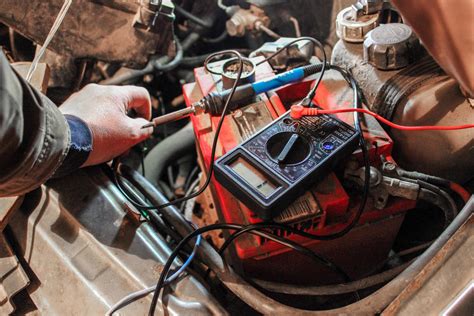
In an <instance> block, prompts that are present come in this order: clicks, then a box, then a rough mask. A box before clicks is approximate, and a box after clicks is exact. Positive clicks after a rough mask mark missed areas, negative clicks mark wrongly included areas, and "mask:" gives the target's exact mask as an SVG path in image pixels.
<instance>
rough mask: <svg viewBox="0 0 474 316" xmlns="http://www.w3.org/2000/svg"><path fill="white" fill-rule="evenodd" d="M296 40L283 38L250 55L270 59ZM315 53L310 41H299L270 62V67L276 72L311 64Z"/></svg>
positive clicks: (263, 46)
mask: <svg viewBox="0 0 474 316" xmlns="http://www.w3.org/2000/svg"><path fill="white" fill-rule="evenodd" d="M291 41H294V38H291V37H281V38H279V39H278V40H276V41H275V42H267V43H265V44H263V45H262V47H260V48H259V49H257V50H255V51H253V52H252V54H250V56H249V57H256V56H264V57H265V58H268V57H270V56H272V55H274V54H275V53H276V52H277V51H278V50H279V49H281V48H283V47H285V45H288V44H289V43H290V42H291ZM313 53H314V43H312V42H310V41H299V42H296V43H294V44H293V45H290V46H289V47H288V48H287V49H285V50H284V51H282V52H281V53H280V54H278V55H276V56H275V57H274V58H271V59H270V60H269V63H270V65H272V68H273V69H275V70H284V69H291V68H296V67H299V66H302V65H306V64H308V63H309V61H310V59H311V57H312V56H313Z"/></svg>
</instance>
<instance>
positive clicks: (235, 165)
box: [229, 157, 279, 198]
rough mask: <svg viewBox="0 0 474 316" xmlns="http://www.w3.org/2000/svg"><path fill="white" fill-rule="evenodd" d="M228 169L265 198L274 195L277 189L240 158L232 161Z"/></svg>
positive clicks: (276, 186)
mask: <svg viewBox="0 0 474 316" xmlns="http://www.w3.org/2000/svg"><path fill="white" fill-rule="evenodd" d="M229 167H230V168H231V169H232V170H233V171H234V172H235V173H236V174H238V175H239V176H240V177H241V178H242V179H243V180H244V181H245V182H247V183H248V184H249V185H250V186H252V187H253V188H254V189H255V190H256V191H258V192H259V193H260V194H262V195H263V196H264V197H266V198H267V197H269V196H271V195H272V194H273V193H275V191H276V190H277V189H278V188H279V186H278V185H276V184H275V183H273V182H272V181H271V180H269V179H268V177H265V175H264V174H262V173H261V172H260V171H259V170H257V169H256V168H255V167H254V166H252V165H251V164H250V163H249V162H248V161H247V160H245V159H243V158H242V157H239V158H237V159H236V160H234V161H233V162H232V163H231V164H230V166H229Z"/></svg>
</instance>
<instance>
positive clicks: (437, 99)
mask: <svg viewBox="0 0 474 316" xmlns="http://www.w3.org/2000/svg"><path fill="white" fill-rule="evenodd" d="M413 34H414V33H413V31H412V30H411V28H410V27H409V26H408V25H404V24H398V23H394V24H385V25H381V26H379V27H377V28H375V29H374V30H373V31H372V32H370V33H369V34H368V35H367V38H366V39H365V42H364V43H351V42H348V41H347V40H345V38H344V37H342V39H341V40H340V41H339V42H338V43H337V44H336V45H335V47H334V50H333V55H332V63H333V64H335V65H339V66H341V67H343V68H347V69H350V70H351V72H352V74H353V75H354V77H355V78H356V80H357V81H358V83H359V86H360V87H361V89H362V91H363V93H364V96H365V99H366V102H367V106H368V107H369V108H370V109H372V110H373V111H375V112H377V113H379V114H380V115H382V116H383V117H385V118H387V119H389V120H391V121H393V122H395V123H398V124H404V125H462V124H466V123H469V122H473V121H474V108H473V107H472V106H471V104H470V103H469V101H468V100H467V99H466V97H464V96H463V94H462V93H461V90H460V87H459V85H458V84H457V83H456V81H455V80H454V79H452V78H450V77H449V76H448V75H446V74H445V73H444V71H443V70H442V69H441V68H440V67H439V66H438V65H437V64H436V62H435V61H434V60H433V59H432V58H431V56H429V55H428V54H427V53H426V52H424V50H423V49H422V48H420V43H419V42H418V40H415V38H414V35H413ZM391 136H392V137H393V139H394V144H395V145H394V157H395V159H396V161H397V162H398V163H399V164H400V165H401V166H402V167H404V168H405V169H408V170H418V171H421V172H424V173H427V174H432V175H437V176H440V177H443V178H448V179H451V180H454V181H457V182H461V183H463V182H466V181H469V180H470V179H472V178H473V177H474V172H473V171H472V170H474V160H473V159H471V157H472V156H473V155H474V145H473V142H474V138H473V136H472V131H471V130H464V131H449V132H443V131H429V132H417V133H416V134H413V133H411V134H408V133H407V132H404V131H398V130H393V131H391ZM466 170H468V171H470V172H466Z"/></svg>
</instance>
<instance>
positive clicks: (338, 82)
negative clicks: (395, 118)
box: [183, 63, 416, 284]
mask: <svg viewBox="0 0 474 316" xmlns="http://www.w3.org/2000/svg"><path fill="white" fill-rule="evenodd" d="M214 66H216V67H219V63H216V65H214ZM273 75H274V72H273V70H272V68H271V67H270V65H269V64H268V63H263V64H261V65H259V66H258V67H257V69H256V80H261V79H263V78H267V77H269V76H273ZM316 76H317V75H316ZM195 78H196V82H195V83H191V84H187V85H185V86H184V87H183V92H184V98H185V101H186V104H187V105H188V106H190V105H191V104H192V103H194V102H196V101H198V100H200V99H201V98H202V97H204V96H205V95H207V94H209V93H210V92H212V91H215V90H216V89H217V90H219V89H222V83H221V80H220V78H219V76H217V75H213V74H210V73H207V72H206V70H205V69H204V68H197V69H195ZM313 83H314V77H313V78H311V77H310V78H308V79H307V80H305V81H302V82H300V83H296V84H292V85H289V86H285V87H282V88H280V89H278V90H276V91H273V92H270V93H267V94H263V95H259V96H258V97H257V99H255V100H252V101H249V103H248V105H246V106H244V107H242V108H240V109H239V110H236V111H234V112H232V113H230V114H228V115H227V116H226V118H225V121H224V124H223V126H222V129H221V133H220V135H219V141H218V146H217V152H216V159H217V158H218V157H220V156H222V155H223V154H225V153H226V152H228V151H229V150H231V149H232V148H234V147H235V146H236V145H237V144H239V143H240V142H242V141H243V140H245V139H247V138H248V137H250V136H251V135H252V134H253V133H255V132H257V131H258V130H259V129H261V128H263V127H264V126H266V125H267V124H269V123H271V122H272V121H273V120H274V119H276V118H277V117H279V116H280V115H282V114H283V113H285V112H286V111H287V110H288V109H289V107H290V106H291V105H292V104H293V103H294V102H296V101H298V100H300V99H302V98H303V97H304V96H305V95H306V94H307V92H308V91H309V89H310V87H311V84H313ZM351 98H352V90H351V89H350V88H349V87H348V86H347V84H346V82H345V81H344V79H343V78H342V77H340V75H338V74H337V73H336V72H334V71H328V72H327V73H326V74H325V77H324V80H323V81H322V83H321V85H320V87H319V88H318V91H317V94H316V97H315V100H314V101H315V102H316V103H317V104H318V106H320V107H322V108H325V109H334V108H340V107H350V106H352V100H351ZM339 118H340V119H342V120H344V121H346V122H347V123H349V124H353V116H352V115H351V114H343V115H339ZM191 120H192V124H193V126H194V131H195V134H196V144H197V149H198V153H199V155H200V159H201V161H202V163H203V166H204V169H205V170H204V171H205V172H207V169H208V167H209V165H210V163H211V161H210V159H211V147H212V141H213V139H214V136H215V129H216V126H217V124H218V121H219V117H211V116H209V115H207V114H205V115H198V116H193V117H192V118H191ZM363 129H364V136H365V138H366V141H367V143H368V144H370V148H369V156H370V158H371V163H372V165H377V164H379V163H380V162H379V161H380V158H379V157H380V156H381V155H383V156H385V157H388V158H390V159H391V156H390V155H391V151H392V147H393V142H392V140H391V139H390V137H389V136H388V135H387V134H386V132H385V131H384V130H383V129H382V127H381V126H380V125H379V124H378V122H377V121H376V120H374V119H372V118H367V120H365V124H364V126H363ZM351 159H352V160H353V163H356V164H359V165H362V159H361V152H360V150H358V151H356V152H355V153H354V154H353V155H352V157H351ZM208 191H209V192H208V194H207V196H208V197H209V198H210V199H211V200H212V202H211V203H210V205H212V206H213V207H211V208H205V211H206V212H216V213H217V214H209V215H210V216H211V217H217V218H218V219H219V220H220V221H221V222H227V223H240V224H255V223H259V222H261V220H260V219H259V218H258V217H256V216H255V214H254V213H253V212H252V210H250V209H248V208H247V207H246V206H245V205H244V204H242V203H240V202H239V201H238V200H237V199H236V198H235V197H234V196H233V195H232V193H231V192H228V191H227V190H226V189H225V188H224V187H223V186H221V185H220V184H219V183H218V182H217V181H216V180H215V179H214V178H213V179H212V182H211V185H210V188H209V190H208ZM359 201H360V194H353V196H349V194H348V192H347V191H346V190H345V189H344V187H343V186H342V184H341V182H340V179H338V177H337V176H336V174H335V173H330V174H329V175H328V176H327V177H326V178H325V179H324V180H323V181H321V182H320V183H319V184H318V185H316V186H314V187H313V188H310V189H309V190H308V191H307V192H306V193H305V194H304V195H303V196H302V197H300V198H298V199H297V200H296V201H295V202H294V203H293V204H292V205H291V206H290V207H288V209H287V210H285V211H284V212H282V214H281V215H280V216H279V218H277V219H275V221H279V222H283V223H287V224H288V225H290V226H292V227H295V228H297V229H301V230H304V231H307V232H311V233H317V234H331V233H335V232H338V231H340V230H342V229H343V228H344V227H345V226H346V225H347V224H348V223H349V222H350V220H351V217H352V216H353V215H354V214H355V212H356V211H357V209H358V207H359ZM415 203H416V202H415V201H410V200H405V199H401V198H390V199H389V201H388V203H387V205H386V207H385V208H384V209H382V210H379V209H376V208H375V207H374V206H373V203H372V201H371V199H370V198H369V201H368V203H367V205H366V208H365V211H364V213H363V215H362V217H361V219H360V221H359V224H358V225H357V227H355V228H354V229H353V230H352V231H351V232H349V233H348V234H347V235H346V236H344V237H342V238H339V239H336V240H332V241H315V240H309V239H306V238H302V237H300V236H295V235H289V234H288V233H287V232H285V231H274V233H276V234H278V235H280V236H284V237H287V238H289V239H292V240H294V241H296V242H298V243H300V244H302V245H305V246H307V247H309V248H311V249H312V250H314V251H315V252H317V253H320V254H322V255H324V256H325V257H327V258H328V259H330V260H332V261H334V262H335V263H336V264H338V265H339V266H340V267H342V268H343V269H344V270H345V272H346V273H347V274H349V276H350V277H352V278H357V277H361V276H364V275H366V274H368V273H370V272H373V271H375V270H376V269H377V268H378V267H380V265H381V264H383V262H384V260H385V259H386V257H387V255H388V252H389V251H390V249H391V246H392V244H393V242H394V240H395V237H396V235H397V233H398V230H399V228H400V225H401V223H402V221H403V219H404V215H405V213H406V212H407V211H408V210H410V209H413V208H414V206H415ZM230 258H231V260H232V264H233V266H234V267H235V268H236V269H238V270H240V271H241V272H242V273H245V274H246V275H247V276H253V277H257V278H260V279H265V280H276V281H281V282H291V283H313V284H314V283H321V284H323V283H325V282H329V281H330V280H334V278H335V277H336V278H337V276H335V275H333V273H332V272H331V271H328V270H327V268H325V267H323V266H317V265H316V264H315V263H314V262H312V261H310V260H309V259H308V258H306V257H304V256H303V255H301V254H299V253H296V252H295V251H293V250H289V249H288V248H285V247H284V246H282V245H280V244H277V243H275V242H272V241H268V240H265V239H262V238H260V237H256V236H253V235H249V234H245V235H243V236H241V237H239V238H238V239H237V240H236V241H235V242H234V244H233V246H232V249H231V256H230Z"/></svg>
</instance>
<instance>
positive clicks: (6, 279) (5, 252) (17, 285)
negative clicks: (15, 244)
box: [0, 233, 30, 315]
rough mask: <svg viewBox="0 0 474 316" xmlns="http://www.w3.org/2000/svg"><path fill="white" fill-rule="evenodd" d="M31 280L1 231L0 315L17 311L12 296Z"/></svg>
mask: <svg viewBox="0 0 474 316" xmlns="http://www.w3.org/2000/svg"><path fill="white" fill-rule="evenodd" d="M29 283H30V280H29V279H28V276H27V275H26V273H25V271H24V270H23V268H22V267H21V265H20V263H19V261H18V259H17V257H16V255H15V254H14V253H13V251H12V249H11V247H10V245H9V244H8V242H7V241H6V239H5V237H4V236H3V234H2V233H0V315H9V314H11V313H12V312H13V311H15V305H14V304H13V302H12V301H11V299H12V297H13V296H14V295H15V294H16V293H18V292H19V291H21V290H22V289H24V288H25V287H26V286H27V285H28V284H29Z"/></svg>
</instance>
